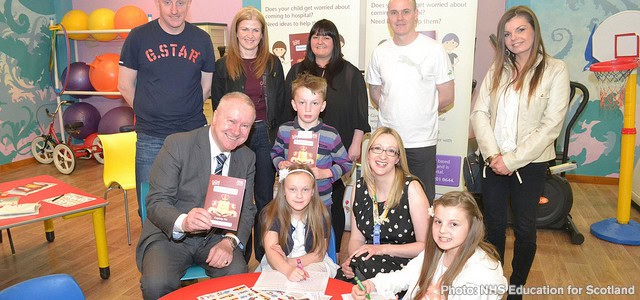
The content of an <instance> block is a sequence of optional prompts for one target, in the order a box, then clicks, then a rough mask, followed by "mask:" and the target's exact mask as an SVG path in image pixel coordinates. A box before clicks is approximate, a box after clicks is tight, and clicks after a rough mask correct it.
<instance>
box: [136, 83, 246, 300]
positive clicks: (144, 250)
mask: <svg viewBox="0 0 640 300" xmlns="http://www.w3.org/2000/svg"><path fill="white" fill-rule="evenodd" d="M254 119H255V108H254V106H253V103H252V102H251V100H250V99H249V97H247V96H246V95H245V94H243V93H238V92H234V93H229V94H227V95H225V96H224V97H222V99H221V100H220V104H219V106H218V108H217V109H216V111H215V112H214V114H213V119H212V122H211V126H210V127H202V128H199V129H195V130H193V131H190V132H184V133H176V134H173V135H170V136H169V137H167V139H166V141H165V143H164V145H163V147H162V149H161V150H160V153H159V154H158V157H157V158H156V160H155V162H154V164H153V167H152V169H151V175H150V179H149V180H150V181H149V194H148V196H147V198H146V199H145V201H146V204H147V215H148V217H147V220H146V221H145V222H144V224H143V228H142V233H141V236H140V242H139V243H138V249H137V253H136V260H137V264H138V269H139V270H140V272H141V273H142V278H141V279H140V285H141V288H142V294H143V296H144V298H145V299H157V298H159V297H161V296H163V295H165V294H167V293H170V292H172V291H173V290H176V289H178V288H179V287H180V278H181V277H182V276H183V275H184V273H185V271H186V269H187V268H188V267H189V266H191V265H192V264H193V263H196V264H198V265H200V266H202V267H203V268H204V269H205V271H206V273H207V275H208V276H209V277H220V276H225V275H231V274H237V273H245V272H247V263H246V262H245V260H244V257H243V251H244V246H243V245H245V244H246V243H247V239H248V238H249V235H250V234H251V229H252V228H253V222H254V217H255V214H256V208H255V205H254V204H253V185H254V175H255V154H254V153H253V152H252V151H251V150H250V149H249V148H247V147H246V146H244V145H243V143H244V142H245V141H246V140H247V137H248V136H249V132H250V130H251V127H252V125H253V121H254ZM212 174H217V175H220V176H227V177H234V178H239V179H244V180H245V184H246V185H245V188H244V193H243V194H244V195H243V198H244V199H243V201H242V206H241V209H240V213H239V215H240V219H239V221H238V227H237V230H236V231H233V230H230V229H220V228H214V227H213V223H212V219H213V215H212V213H211V212H210V211H208V210H207V209H205V208H204V205H205V198H206V196H207V191H208V186H209V183H210V182H209V181H210V178H211V175H212Z"/></svg>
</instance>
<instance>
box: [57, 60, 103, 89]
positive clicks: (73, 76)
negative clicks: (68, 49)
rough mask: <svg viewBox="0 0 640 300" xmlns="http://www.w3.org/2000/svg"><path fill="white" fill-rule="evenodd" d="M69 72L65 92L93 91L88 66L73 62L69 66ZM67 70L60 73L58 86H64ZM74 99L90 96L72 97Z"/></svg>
mask: <svg viewBox="0 0 640 300" xmlns="http://www.w3.org/2000/svg"><path fill="white" fill-rule="evenodd" d="M69 69H70V70H71V71H70V72H69V79H68V80H69V81H68V83H67V91H95V89H94V88H93V85H91V80H90V79H89V69H90V68H89V65H87V64H86V63H84V62H81V61H79V62H74V63H72V64H71V65H70V66H69ZM66 76H67V68H65V69H64V71H62V77H60V84H61V85H62V86H64V82H65V79H66V78H67V77H66ZM72 97H75V98H87V97H90V95H72Z"/></svg>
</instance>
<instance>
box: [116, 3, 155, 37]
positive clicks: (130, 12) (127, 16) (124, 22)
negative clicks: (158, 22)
mask: <svg viewBox="0 0 640 300" xmlns="http://www.w3.org/2000/svg"><path fill="white" fill-rule="evenodd" d="M147 21H148V19H147V14H145V13H144V11H143V10H142V9H140V8H139V7H137V6H134V5H127V6H123V7H121V8H120V9H118V11H116V16H115V18H114V19H113V22H114V24H115V28H116V29H132V28H134V27H138V26H140V25H142V24H146V23H147ZM119 35H120V36H121V37H122V38H123V39H125V38H127V35H129V34H128V33H119Z"/></svg>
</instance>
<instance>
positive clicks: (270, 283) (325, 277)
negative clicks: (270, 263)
mask: <svg viewBox="0 0 640 300" xmlns="http://www.w3.org/2000/svg"><path fill="white" fill-rule="evenodd" d="M308 273H309V278H307V279H306V280H303V281H299V282H293V281H289V279H287V276H285V275H284V274H282V273H280V272H279V271H275V270H269V271H266V270H265V271H262V273H260V277H258V280H257V281H256V284H255V285H254V286H253V289H254V290H278V291H286V292H288V293H290V292H296V293H319V294H320V295H323V294H324V291H325V290H326V289H327V284H328V283H329V274H327V272H313V271H309V272H308Z"/></svg>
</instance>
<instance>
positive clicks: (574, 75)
mask: <svg viewBox="0 0 640 300" xmlns="http://www.w3.org/2000/svg"><path fill="white" fill-rule="evenodd" d="M506 4H507V5H506V7H507V8H509V7H512V6H515V5H527V6H529V7H531V9H533V11H534V12H535V13H536V15H537V16H538V19H539V21H540V24H541V25H542V37H543V40H544V43H545V47H546V50H547V53H549V54H550V55H552V56H554V57H556V58H558V59H562V60H563V61H564V62H565V63H566V64H567V66H568V67H569V73H570V76H571V80H572V81H578V82H580V83H582V84H584V85H585V86H587V87H588V89H589V94H590V97H589V98H590V99H589V100H590V101H589V104H588V105H587V108H586V109H585V111H584V112H583V114H582V115H581V117H580V118H579V119H578V122H577V123H576V126H574V127H575V128H573V130H572V131H571V132H570V134H571V136H570V141H571V142H570V146H569V156H570V160H573V161H576V162H577V163H578V169H577V170H575V171H574V173H575V174H580V175H588V176H607V177H618V172H619V166H620V138H621V133H620V131H621V129H622V112H621V111H611V112H603V111H601V110H600V98H599V97H600V96H599V89H598V86H597V80H596V78H595V76H594V75H593V73H592V72H590V71H588V70H585V66H586V65H587V63H588V61H587V60H586V59H585V56H590V53H585V48H586V46H587V42H588V40H589V36H590V34H591V31H592V29H593V27H594V26H597V25H598V24H600V23H601V22H602V21H603V20H605V19H606V18H608V17H610V16H612V15H614V14H616V13H619V12H621V11H625V10H640V2H638V1H628V0H566V1H548V0H546V1H545V0H507V2H506ZM612 47H613V45H612ZM576 107H577V103H576V105H573V107H571V108H570V111H569V114H573V112H575V109H576ZM637 109H638V110H640V106H638V107H637ZM639 113H640V111H639V112H636V115H638V114H639ZM639 126H640V118H636V128H637V127H639ZM561 134H564V132H563V133H561ZM561 136H562V135H561ZM639 156H640V139H636V148H635V158H636V161H637V160H638V157H639Z"/></svg>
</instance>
